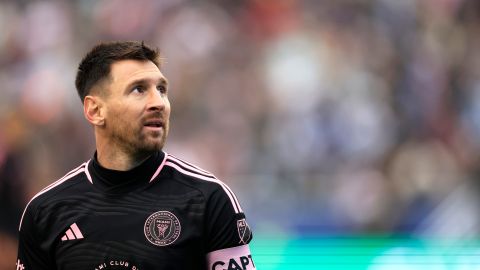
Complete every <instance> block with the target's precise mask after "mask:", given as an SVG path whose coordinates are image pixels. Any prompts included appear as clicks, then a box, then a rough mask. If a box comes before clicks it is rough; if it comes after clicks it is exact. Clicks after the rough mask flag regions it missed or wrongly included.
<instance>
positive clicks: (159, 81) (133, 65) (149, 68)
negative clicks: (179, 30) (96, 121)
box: [103, 60, 170, 155]
mask: <svg viewBox="0 0 480 270" xmlns="http://www.w3.org/2000/svg"><path fill="white" fill-rule="evenodd" d="M110 77H111V80H110V81H109V82H107V89H106V90H107V91H108V93H107V94H106V96H105V97H104V98H103V99H104V104H105V109H106V111H105V125H104V127H103V128H104V131H105V132H104V133H103V134H105V136H107V138H106V139H107V141H108V142H109V145H111V146H112V147H118V148H119V149H123V151H125V152H126V153H129V154H132V155H138V154H146V153H152V152H155V151H158V150H161V149H162V148H163V146H164V145H165V140H166V138H167V134H168V129H169V118H170V102H169V100H168V96H167V80H166V78H165V77H164V76H163V74H162V72H160V70H159V69H158V67H157V66H156V65H155V64H154V63H153V62H151V61H138V60H122V61H118V62H115V63H113V64H112V66H111V72H110Z"/></svg>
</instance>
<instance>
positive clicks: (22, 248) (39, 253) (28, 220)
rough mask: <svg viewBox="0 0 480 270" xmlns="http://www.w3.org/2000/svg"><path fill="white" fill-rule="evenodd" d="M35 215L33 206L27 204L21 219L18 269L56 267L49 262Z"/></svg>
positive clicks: (43, 269) (39, 269)
mask: <svg viewBox="0 0 480 270" xmlns="http://www.w3.org/2000/svg"><path fill="white" fill-rule="evenodd" d="M34 219H35V215H34V213H33V210H32V207H31V206H27V208H26V209H25V213H24V214H23V216H22V220H21V221H20V230H19V235H18V258H17V262H16V267H17V268H16V269H22V270H31V269H32V270H33V269H35V270H48V269H55V268H54V267H52V266H50V265H49V263H48V258H49V257H48V252H47V251H46V250H45V249H43V248H42V246H41V241H40V239H39V237H38V231H37V230H38V228H37V226H35V220H34Z"/></svg>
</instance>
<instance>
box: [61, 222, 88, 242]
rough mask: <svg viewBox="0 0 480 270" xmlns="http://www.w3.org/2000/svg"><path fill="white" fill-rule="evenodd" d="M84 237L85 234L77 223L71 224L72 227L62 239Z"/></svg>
mask: <svg viewBox="0 0 480 270" xmlns="http://www.w3.org/2000/svg"><path fill="white" fill-rule="evenodd" d="M75 239H83V234H82V232H81V231H80V229H79V228H78V226H77V223H73V224H72V225H70V228H69V229H68V230H67V231H66V232H65V235H64V236H63V237H62V241H67V240H75Z"/></svg>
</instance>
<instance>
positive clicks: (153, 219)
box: [144, 211, 182, 246]
mask: <svg viewBox="0 0 480 270" xmlns="http://www.w3.org/2000/svg"><path fill="white" fill-rule="evenodd" d="M181 230H182V227H181V226H180V221H178V218H177V217H176V216H175V215H174V214H172V213H171V212H169V211H158V212H155V213H153V214H151V215H150V216H149V217H148V218H147V221H145V226H144V232H145V237H146V238H147V240H148V241H149V242H150V243H152V244H154V245H157V246H168V245H170V244H172V243H173V242H175V240H177V238H178V237H179V236H180V232H181Z"/></svg>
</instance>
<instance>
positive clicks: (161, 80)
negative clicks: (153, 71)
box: [127, 77, 168, 87]
mask: <svg viewBox="0 0 480 270" xmlns="http://www.w3.org/2000/svg"><path fill="white" fill-rule="evenodd" d="M151 81H156V82H157V83H156V84H157V85H165V86H168V80H167V79H165V78H164V77H162V78H159V79H158V80H156V79H152V80H151V79H138V80H134V81H132V82H130V83H129V84H128V85H127V87H131V86H133V85H137V84H148V83H149V82H151Z"/></svg>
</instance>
